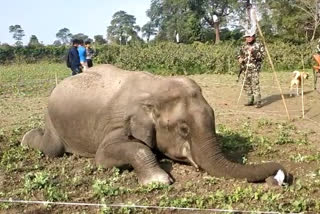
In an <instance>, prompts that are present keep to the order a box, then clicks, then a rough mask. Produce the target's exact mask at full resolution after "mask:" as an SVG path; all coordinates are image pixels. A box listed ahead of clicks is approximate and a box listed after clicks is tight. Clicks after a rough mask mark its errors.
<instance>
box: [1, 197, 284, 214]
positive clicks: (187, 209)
mask: <svg viewBox="0 0 320 214" xmlns="http://www.w3.org/2000/svg"><path fill="white" fill-rule="evenodd" d="M0 202H2V203H23V204H43V205H49V204H51V205H65V206H91V207H114V208H140V209H162V210H186V211H206V212H208V211H210V212H220V213H261V214H263V213H265V214H275V213H280V212H274V211H246V210H226V209H210V208H209V209H202V208H184V207H160V206H143V205H135V204H132V205H131V204H98V203H80V202H51V201H25V200H12V199H10V200H8V199H0Z"/></svg>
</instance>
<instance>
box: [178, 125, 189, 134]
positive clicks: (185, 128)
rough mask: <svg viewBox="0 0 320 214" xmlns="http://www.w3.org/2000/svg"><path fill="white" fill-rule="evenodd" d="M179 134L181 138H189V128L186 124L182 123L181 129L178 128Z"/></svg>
mask: <svg viewBox="0 0 320 214" xmlns="http://www.w3.org/2000/svg"><path fill="white" fill-rule="evenodd" d="M178 132H179V134H180V135H181V136H184V137H186V136H188V135H189V127H188V125H187V124H185V123H182V124H180V125H179V128H178Z"/></svg>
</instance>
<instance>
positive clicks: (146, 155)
mask: <svg viewBox="0 0 320 214" xmlns="http://www.w3.org/2000/svg"><path fill="white" fill-rule="evenodd" d="M95 159H96V163H97V165H98V166H102V167H105V168H110V167H114V166H115V167H121V166H125V165H131V166H132V167H133V168H134V170H135V172H136V173H137V176H138V180H139V183H141V184H143V185H146V184H150V183H152V182H160V183H165V184H170V183H172V179H171V177H170V176H169V175H168V174H167V173H166V172H165V171H164V170H163V169H161V168H160V166H159V164H158V162H157V160H156V157H155V155H154V154H153V153H152V151H151V150H150V148H149V147H147V146H146V145H144V144H142V143H140V142H121V143H114V144H109V145H107V144H101V145H100V147H99V148H98V150H97V153H96V157H95Z"/></svg>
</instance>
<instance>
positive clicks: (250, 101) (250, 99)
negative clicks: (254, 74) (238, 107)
mask: <svg viewBox="0 0 320 214" xmlns="http://www.w3.org/2000/svg"><path fill="white" fill-rule="evenodd" d="M253 101H254V99H253V96H250V97H248V102H247V103H245V104H244V106H253Z"/></svg>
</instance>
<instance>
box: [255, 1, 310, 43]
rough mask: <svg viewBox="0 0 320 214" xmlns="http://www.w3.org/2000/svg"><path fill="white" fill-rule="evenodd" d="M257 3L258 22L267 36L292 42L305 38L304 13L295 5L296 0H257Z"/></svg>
mask: <svg viewBox="0 0 320 214" xmlns="http://www.w3.org/2000/svg"><path fill="white" fill-rule="evenodd" d="M257 3H258V12H259V13H260V14H262V16H261V17H262V18H261V21H260V24H261V26H262V29H263V31H264V32H265V35H266V36H267V37H269V38H270V39H272V38H274V37H275V38H279V39H281V40H283V41H287V42H293V43H301V42H305V41H306V40H307V37H308V36H307V35H306V33H307V31H306V29H307V28H306V27H307V26H306V21H307V19H306V14H305V12H303V11H302V10H301V9H299V8H298V7H296V4H297V0H269V1H265V2H264V1H261V0H259V1H258V2H257Z"/></svg>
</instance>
